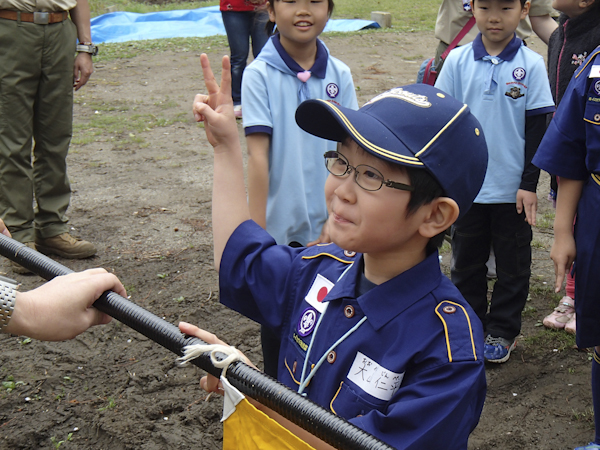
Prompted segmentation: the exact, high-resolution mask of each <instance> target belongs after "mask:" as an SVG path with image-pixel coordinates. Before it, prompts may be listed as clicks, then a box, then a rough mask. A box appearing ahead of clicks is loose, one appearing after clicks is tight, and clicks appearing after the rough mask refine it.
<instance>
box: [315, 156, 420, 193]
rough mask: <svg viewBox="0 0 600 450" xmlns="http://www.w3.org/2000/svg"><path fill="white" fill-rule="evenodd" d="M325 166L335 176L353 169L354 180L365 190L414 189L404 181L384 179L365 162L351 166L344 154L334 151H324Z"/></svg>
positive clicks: (341, 175) (340, 175)
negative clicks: (384, 187) (385, 188)
mask: <svg viewBox="0 0 600 450" xmlns="http://www.w3.org/2000/svg"><path fill="white" fill-rule="evenodd" d="M323 156H324V157H325V167H326V168H327V171H328V172H329V173H330V174H331V175H334V176H336V177H343V176H344V175H346V174H349V173H350V172H352V171H353V170H354V181H356V184H358V185H359V186H360V187H361V188H363V189H364V190H365V191H378V190H379V189H381V187H382V186H387V187H389V188H392V189H400V190H401V191H411V192H412V191H414V190H415V188H414V187H412V186H410V185H408V184H404V183H398V182H396V181H391V180H385V179H384V178H383V175H382V173H381V172H380V171H379V170H377V169H375V168H374V167H371V166H367V165H365V164H359V165H358V166H356V167H354V166H351V165H350V163H349V162H348V160H347V159H346V157H345V156H344V155H342V154H341V153H339V152H336V151H330V152H325V154H324V155H323Z"/></svg>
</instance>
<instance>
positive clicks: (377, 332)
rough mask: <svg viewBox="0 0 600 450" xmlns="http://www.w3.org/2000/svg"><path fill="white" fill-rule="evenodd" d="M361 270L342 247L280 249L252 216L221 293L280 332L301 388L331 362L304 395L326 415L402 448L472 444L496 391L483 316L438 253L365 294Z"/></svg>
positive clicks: (230, 248)
mask: <svg viewBox="0 0 600 450" xmlns="http://www.w3.org/2000/svg"><path fill="white" fill-rule="evenodd" d="M361 266H362V264H361V255H360V254H355V253H353V252H347V251H344V250H342V249H340V248H339V247H337V246H336V245H335V244H327V245H319V246H315V247H311V248H307V249H293V248H291V247H288V246H278V245H276V244H275V241H274V240H273V239H272V238H271V236H269V234H267V233H266V232H265V231H264V230H263V229H262V228H261V227H259V226H258V225H257V224H256V223H254V222H252V221H247V222H245V223H243V224H241V225H240V226H239V227H238V228H237V230H236V231H235V232H234V233H233V235H232V236H231V237H230V239H229V241H228V242H227V245H226V248H225V251H224V253H223V258H222V260H221V267H220V273H219V288H220V298H221V302H222V303H223V304H225V305H227V306H229V307H230V308H232V309H235V310H236V311H238V312H240V313H242V314H244V315H245V316H247V317H249V318H251V319H253V320H255V321H257V322H259V323H261V324H263V325H266V326H268V327H270V328H272V329H274V330H276V331H278V332H279V334H280V335H281V338H282V345H281V352H280V359H279V368H278V371H279V381H281V382H282V383H284V384H286V385H287V386H289V387H290V388H292V389H294V390H298V388H299V385H300V383H301V379H302V371H303V367H304V362H305V359H306V355H307V353H309V357H308V363H307V366H308V367H307V369H306V375H308V374H309V373H310V371H311V368H312V367H313V366H314V365H317V364H318V362H319V360H320V359H321V358H323V361H322V364H321V365H320V366H319V367H318V369H317V370H316V373H315V375H314V378H312V379H311V380H310V382H309V383H308V385H307V386H306V388H305V389H304V393H306V394H307V396H308V398H310V399H311V400H313V401H315V402H316V403H318V404H320V405H321V406H323V407H324V408H327V409H330V410H331V411H333V412H334V413H335V414H337V415H339V416H341V417H344V418H346V419H348V420H349V421H350V422H352V423H354V424H355V425H357V426H359V427H360V428H362V429H364V430H366V431H367V432H369V433H371V434H373V435H375V436H376V437H378V438H379V439H381V440H383V441H385V442H387V443H389V444H390V445H392V446H394V447H396V448H398V449H425V448H437V447H438V446H439V444H443V447H444V449H466V448H467V439H468V436H469V433H470V432H471V431H472V430H473V429H474V428H475V426H476V425H477V422H478V421H479V416H480V414H481V410H482V408H483V402H484V399H485V391H486V383H485V371H484V363H483V358H482V346H483V330H482V327H481V323H480V321H479V319H478V318H477V316H476V315H475V314H474V313H473V311H472V310H471V308H470V306H469V305H468V304H467V302H466V301H465V300H464V299H463V298H462V296H461V295H460V293H459V291H458V290H457V289H456V288H455V287H454V285H453V284H452V283H451V282H450V280H448V279H447V278H446V277H445V276H444V275H443V274H442V273H441V271H440V267H439V261H438V254H437V252H434V253H433V254H432V255H430V256H429V257H427V258H426V259H425V261H423V262H421V263H420V264H418V265H416V266H415V267H413V268H412V269H410V270H408V271H406V272H404V273H402V274H400V275H398V276H397V277H395V278H393V279H392V280H389V281H388V282H386V283H384V284H381V285H379V286H376V287H374V288H373V289H371V290H369V291H368V292H366V293H365V294H364V295H362V296H360V297H358V298H356V294H355V292H356V283H357V280H358V279H359V277H360V275H361V274H362V267H361ZM365 316H366V317H367V319H365ZM319 320H320V323H319ZM356 326H358V328H357V329H356V330H355V331H354V332H351V333H350V334H349V335H348V336H347V337H346V338H345V339H344V340H342V342H340V343H338V345H337V346H335V347H334V348H333V349H332V348H331V347H332V346H333V345H334V344H335V343H336V342H337V341H338V340H339V339H340V338H341V337H342V336H344V335H345V334H347V333H348V332H349V330H351V329H352V328H353V327H356ZM313 338H314V339H313ZM311 340H312V346H311Z"/></svg>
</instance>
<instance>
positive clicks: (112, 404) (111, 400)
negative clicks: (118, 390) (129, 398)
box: [98, 397, 117, 411]
mask: <svg viewBox="0 0 600 450" xmlns="http://www.w3.org/2000/svg"><path fill="white" fill-rule="evenodd" d="M115 406H117V403H116V402H115V399H114V398H112V397H109V398H108V404H107V405H106V406H103V407H102V408H98V411H106V410H107V409H112V408H114V407H115Z"/></svg>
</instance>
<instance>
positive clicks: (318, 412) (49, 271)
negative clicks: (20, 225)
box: [0, 234, 393, 450]
mask: <svg viewBox="0 0 600 450" xmlns="http://www.w3.org/2000/svg"><path fill="white" fill-rule="evenodd" d="M0 254H1V255H2V256H4V257H6V258H8V259H10V260H11V261H14V262H16V263H17V264H20V265H22V266H23V267H25V268H27V269H29V270H30V271H32V272H34V273H36V274H38V275H39V276H41V277H42V278H44V279H46V280H51V279H52V278H54V277H57V276H60V275H66V274H69V273H72V272H73V271H72V270H71V269H69V268H68V267H65V266H63V265H62V264H59V263H57V262H56V261H54V260H53V259H50V258H48V257H47V256H44V255H42V254H41V253H38V252H36V251H35V250H33V249H31V248H29V247H27V246H26V245H24V244H21V243H20V242H17V241H15V240H14V239H11V238H9V237H7V236H4V235H3V234H0ZM94 307H95V308H97V309H99V310H100V311H102V312H103V313H106V314H108V315H110V316H112V317H114V318H115V319H117V320H118V321H120V322H122V323H124V324H125V325H127V326H129V327H130V328H133V329H134V330H135V331H137V332H139V333H141V334H143V335H144V336H146V337H147V338H149V339H152V340H153V341H154V342H156V343H158V344H160V345H162V346H163V347H165V348H166V349H168V350H171V351H172V352H173V353H175V354H177V355H179V356H182V355H183V348H184V347H185V346H186V345H194V344H206V343H205V342H204V341H202V340H201V339H198V338H196V337H188V336H185V335H183V334H182V333H181V332H180V331H179V328H177V327H176V326H175V325H173V324H171V323H169V322H167V321H165V320H163V319H161V318H160V317H158V316H156V315H154V314H152V313H151V312H149V311H148V310H146V309H144V308H142V307H140V306H138V305H136V304H135V303H132V302H131V301H129V300H127V299H126V298H124V297H121V296H120V295H118V294H116V293H115V292H112V291H106V292H105V293H104V294H102V296H101V297H100V298H99V299H98V300H96V302H95V303H94ZM225 356H226V355H220V356H219V359H223V358H225ZM190 362H191V363H192V364H194V365H196V366H198V367H200V368H201V369H203V370H205V371H206V372H208V373H210V374H212V375H214V376H216V377H219V376H220V375H221V369H219V368H216V367H214V366H213V364H212V362H211V361H210V354H209V353H205V354H204V355H202V356H201V357H199V358H196V359H194V360H192V361H190ZM226 377H227V380H228V381H229V382H230V383H231V384H232V385H233V386H234V387H236V388H237V389H238V390H239V391H240V392H242V393H243V394H245V395H248V396H250V397H252V398H254V399H255V400H257V401H259V402H260V403H262V404H263V405H265V406H267V407H269V408H271V409H272V410H274V411H276V412H277V413H279V414H281V415H282V416H283V417H285V418H287V419H289V420H291V421H292V422H294V423H295V424H297V425H298V426H300V427H302V428H304V429H305V430H307V431H309V432H310V433H312V434H314V435H315V436H317V437H319V438H320V439H322V440H323V441H325V442H327V443H328V444H330V445H332V446H334V447H336V448H338V449H344V450H346V449H348V450H371V449H372V450H393V447H391V446H389V445H388V444H386V443H384V442H382V441H380V440H379V439H377V438H375V437H374V436H372V435H371V434H369V433H367V432H365V431H364V430H362V429H360V428H358V427H356V426H355V425H352V424H351V423H350V422H348V421H346V420H345V419H342V418H341V417H338V416H336V415H335V414H332V413H331V412H329V411H327V410H326V409H324V408H322V407H320V406H319V405H317V404H316V403H314V402H312V401H311V400H308V399H306V398H305V397H303V396H302V395H300V394H298V393H297V392H295V391H292V390H291V389H289V388H288V387H287V386H284V385H283V384H281V383H279V382H278V381H276V380H274V379H273V378H271V377H269V376H268V375H266V374H264V373H263V372H260V371H258V370H256V369H254V368H252V367H250V366H248V365H247V364H245V363H243V362H241V361H236V362H234V363H232V364H231V365H230V366H229V368H228V369H227V373H226Z"/></svg>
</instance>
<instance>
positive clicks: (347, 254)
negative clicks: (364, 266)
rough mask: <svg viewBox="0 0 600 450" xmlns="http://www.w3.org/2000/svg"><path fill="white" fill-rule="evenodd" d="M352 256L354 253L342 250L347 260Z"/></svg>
mask: <svg viewBox="0 0 600 450" xmlns="http://www.w3.org/2000/svg"><path fill="white" fill-rule="evenodd" d="M354 255H356V252H351V251H349V250H344V256H347V257H348V258H352V257H353V256H354Z"/></svg>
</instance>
